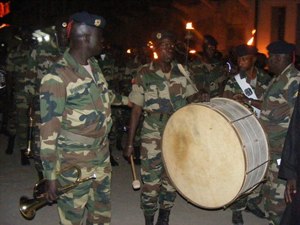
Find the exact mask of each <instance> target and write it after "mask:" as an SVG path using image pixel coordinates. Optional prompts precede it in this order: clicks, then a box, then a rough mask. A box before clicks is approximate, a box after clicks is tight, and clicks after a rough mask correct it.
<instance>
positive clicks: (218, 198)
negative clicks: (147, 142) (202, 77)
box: [162, 104, 246, 209]
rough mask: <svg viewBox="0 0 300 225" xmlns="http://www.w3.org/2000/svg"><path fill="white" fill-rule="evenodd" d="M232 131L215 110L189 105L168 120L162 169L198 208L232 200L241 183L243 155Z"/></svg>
mask: <svg viewBox="0 0 300 225" xmlns="http://www.w3.org/2000/svg"><path fill="white" fill-rule="evenodd" d="M241 145H242V144H241V141H240V138H239V136H238V135H237V132H236V130H235V129H234V127H233V126H232V125H231V123H230V122H229V121H228V119H227V118H226V117H225V116H223V115H222V114H220V113H219V112H217V111H215V110H213V109H211V108H210V107H209V106H206V105H202V104H191V105H188V106H185V107H183V108H181V109H180V110H178V111H177V112H175V113H174V114H173V115H172V116H171V118H170V119H169V121H168V123H167V125H166V128H165V131H164V135H163V142H162V149H163V151H162V154H163V160H164V163H165V167H166V171H167V173H168V175H169V177H170V179H171V180H172V182H173V184H174V186H175V187H176V189H177V190H178V192H179V193H181V194H182V195H183V197H185V198H186V199H187V200H188V201H189V202H191V203H193V204H195V205H197V206H200V207H202V208H209V209H215V208H220V207H223V206H225V205H227V204H229V203H230V202H232V201H233V200H234V199H235V198H236V196H237V195H238V193H239V191H240V189H241V187H242V186H243V182H244V178H245V167H246V165H245V164H246V163H245V156H244V151H243V149H242V148H243V147H242V146H241Z"/></svg>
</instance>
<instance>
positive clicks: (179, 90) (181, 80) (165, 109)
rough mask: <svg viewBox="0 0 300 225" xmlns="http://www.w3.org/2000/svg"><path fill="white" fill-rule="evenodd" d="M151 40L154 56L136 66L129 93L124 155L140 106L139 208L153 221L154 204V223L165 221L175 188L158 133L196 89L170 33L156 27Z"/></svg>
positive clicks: (129, 147)
mask: <svg viewBox="0 0 300 225" xmlns="http://www.w3.org/2000/svg"><path fill="white" fill-rule="evenodd" d="M153 41H154V45H155V46H154V47H155V52H156V53H157V55H158V58H157V59H154V60H153V61H152V62H151V63H149V64H146V65H144V66H143V67H142V68H141V69H140V71H139V72H138V75H137V76H136V77H135V78H134V80H133V85H132V92H131V93H130V95H129V96H130V101H131V102H133V103H134V104H133V108H132V111H131V120H130V125H129V127H130V130H129V137H128V143H127V147H126V149H125V150H124V156H125V157H129V156H130V155H131V154H132V153H133V140H134V136H135V131H136V128H137V125H138V122H139V118H140V116H141V114H142V111H143V110H144V114H145V120H144V123H143V128H142V133H141V138H142V146H141V176H142V181H143V187H142V190H141V192H142V193H141V208H142V210H143V213H144V216H145V224H146V225H153V223H154V222H153V221H154V215H155V213H156V211H157V210H158V208H159V216H158V220H157V223H156V225H168V224H169V215H170V211H171V208H172V207H173V206H174V201H175V198H176V190H175V188H174V187H173V185H172V184H171V182H170V179H169V178H168V177H167V175H166V171H165V168H164V165H163V162H162V149H161V144H162V143H161V141H162V134H163V130H164V127H165V125H166V123H167V121H168V119H169V117H170V116H171V115H172V113H174V112H175V111H176V110H178V109H179V108H181V107H183V106H185V105H186V104H187V99H188V97H190V98H191V97H192V96H195V94H196V89H195V88H194V84H192V83H191V82H192V81H191V80H190V78H189V76H188V73H187V72H186V71H185V69H184V68H183V67H182V66H181V65H180V64H176V63H175V62H174V43H175V37H174V35H173V34H172V33H170V32H168V31H159V32H156V33H155V34H154V35H153ZM158 204H159V207H158Z"/></svg>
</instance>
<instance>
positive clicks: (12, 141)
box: [5, 135, 16, 155]
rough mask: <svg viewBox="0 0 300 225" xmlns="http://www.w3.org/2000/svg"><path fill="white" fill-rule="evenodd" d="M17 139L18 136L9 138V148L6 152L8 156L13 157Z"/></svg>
mask: <svg viewBox="0 0 300 225" xmlns="http://www.w3.org/2000/svg"><path fill="white" fill-rule="evenodd" d="M15 137H16V135H9V136H8V144H7V148H6V150H5V153H6V154H8V155H11V154H12V153H13V151H14V145H15Z"/></svg>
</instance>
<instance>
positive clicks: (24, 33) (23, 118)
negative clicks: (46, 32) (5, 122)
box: [7, 29, 33, 165]
mask: <svg viewBox="0 0 300 225" xmlns="http://www.w3.org/2000/svg"><path fill="white" fill-rule="evenodd" d="M18 35H19V36H16V38H18V39H19V40H20V41H21V42H20V43H19V44H18V46H17V47H16V48H15V49H13V50H11V51H10V52H9V54H8V58H7V72H8V73H10V75H9V76H13V77H14V85H15V86H14V100H15V108H16V140H15V143H16V146H14V147H13V145H12V141H9V146H8V147H9V148H8V149H7V153H9V154H11V153H12V151H13V148H18V149H19V150H20V151H21V164H22V165H29V164H30V162H29V160H28V158H27V156H26V148H27V126H28V117H27V114H28V99H29V98H30V93H29V92H28V90H26V89H25V84H26V82H28V81H29V80H31V79H32V78H33V77H29V75H30V74H27V73H26V71H27V69H28V57H29V53H30V50H31V47H32V44H33V42H32V39H31V33H29V31H28V30H22V29H21V30H19V34H18ZM12 137H14V135H12Z"/></svg>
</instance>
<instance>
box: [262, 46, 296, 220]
mask: <svg viewBox="0 0 300 225" xmlns="http://www.w3.org/2000/svg"><path fill="white" fill-rule="evenodd" d="M267 49H268V51H269V58H268V65H269V70H270V72H272V73H273V74H274V79H273V80H272V82H271V85H270V86H269V87H268V89H267V90H266V92H265V95H264V98H263V103H262V107H261V117H260V122H261V124H262V126H263V128H264V130H265V132H266V134H267V138H268V142H269V147H270V154H271V163H270V164H269V171H268V174H267V183H266V184H265V186H264V189H265V190H264V200H265V210H266V213H267V216H268V220H269V224H271V225H279V223H280V218H281V216H282V213H283V210H284V208H285V202H284V197H283V196H284V189H285V182H284V181H283V180H280V179H278V170H279V165H280V162H281V152H282V148H283V145H284V140H285V137H286V134H287V129H288V125H289V123H290V119H291V115H292V112H293V109H294V104H295V100H296V97H297V94H298V86H299V82H300V72H299V71H298V70H297V69H296V68H295V66H294V64H293V58H294V57H293V55H294V51H295V46H294V45H293V44H289V43H287V42H285V41H275V42H272V43H270V44H269V45H268V47H267Z"/></svg>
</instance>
